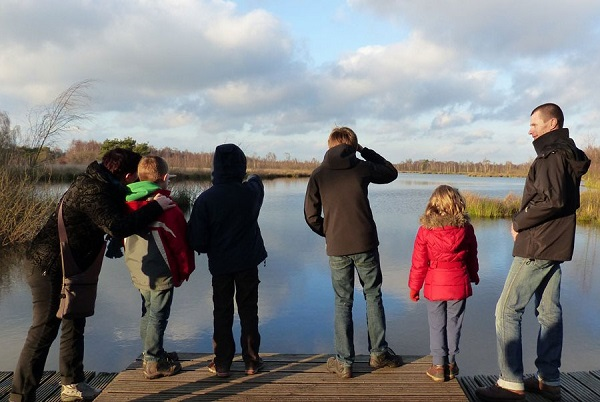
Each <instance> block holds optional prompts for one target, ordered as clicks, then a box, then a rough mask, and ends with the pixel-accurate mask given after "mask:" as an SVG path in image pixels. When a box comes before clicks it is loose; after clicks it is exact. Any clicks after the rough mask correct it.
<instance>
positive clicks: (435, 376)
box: [425, 364, 447, 382]
mask: <svg viewBox="0 0 600 402" xmlns="http://www.w3.org/2000/svg"><path fill="white" fill-rule="evenodd" d="M446 369H447V366H446V365H439V364H432V365H431V367H429V368H428V369H427V371H426V372H425V373H426V374H427V375H428V376H429V378H431V379H432V380H433V381H435V382H444V381H446Z"/></svg>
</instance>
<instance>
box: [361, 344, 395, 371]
mask: <svg viewBox="0 0 600 402" xmlns="http://www.w3.org/2000/svg"><path fill="white" fill-rule="evenodd" d="M369 366H371V367H373V368H376V369H379V368H383V367H400V366H402V357H400V356H398V355H396V354H395V353H394V351H393V350H392V349H389V348H388V350H386V351H385V352H384V353H382V354H380V355H371V358H370V359H369Z"/></svg>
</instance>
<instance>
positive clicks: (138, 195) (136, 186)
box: [125, 181, 161, 201]
mask: <svg viewBox="0 0 600 402" xmlns="http://www.w3.org/2000/svg"><path fill="white" fill-rule="evenodd" d="M127 188H128V189H129V192H128V194H127V196H126V197H125V200H126V201H136V200H144V199H146V198H148V197H149V196H151V195H153V194H154V193H156V192H157V191H158V190H161V187H160V186H159V185H158V184H156V183H154V182H153V181H137V182H135V183H131V184H128V185H127Z"/></svg>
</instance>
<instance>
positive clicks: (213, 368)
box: [208, 360, 231, 378]
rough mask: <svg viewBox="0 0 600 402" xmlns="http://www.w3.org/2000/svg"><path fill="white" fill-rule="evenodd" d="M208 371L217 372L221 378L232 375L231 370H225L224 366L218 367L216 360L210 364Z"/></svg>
mask: <svg viewBox="0 0 600 402" xmlns="http://www.w3.org/2000/svg"><path fill="white" fill-rule="evenodd" d="M208 371H210V372H211V373H213V374H216V375H217V377H221V378H227V377H229V376H230V375H231V373H230V372H229V370H223V369H222V368H217V365H216V364H215V361H214V360H213V361H211V362H210V363H209V364H208Z"/></svg>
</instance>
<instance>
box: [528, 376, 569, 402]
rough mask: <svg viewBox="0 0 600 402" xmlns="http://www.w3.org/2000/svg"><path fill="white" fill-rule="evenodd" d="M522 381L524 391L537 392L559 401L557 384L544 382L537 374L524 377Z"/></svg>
mask: <svg viewBox="0 0 600 402" xmlns="http://www.w3.org/2000/svg"><path fill="white" fill-rule="evenodd" d="M523 382H524V384H525V391H527V392H532V393H534V394H539V395H541V396H543V397H544V398H546V399H549V400H551V401H560V398H561V396H560V387H559V386H556V385H548V384H544V383H543V382H542V381H541V380H539V379H538V378H537V376H533V377H529V378H526V379H525V381H523Z"/></svg>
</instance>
